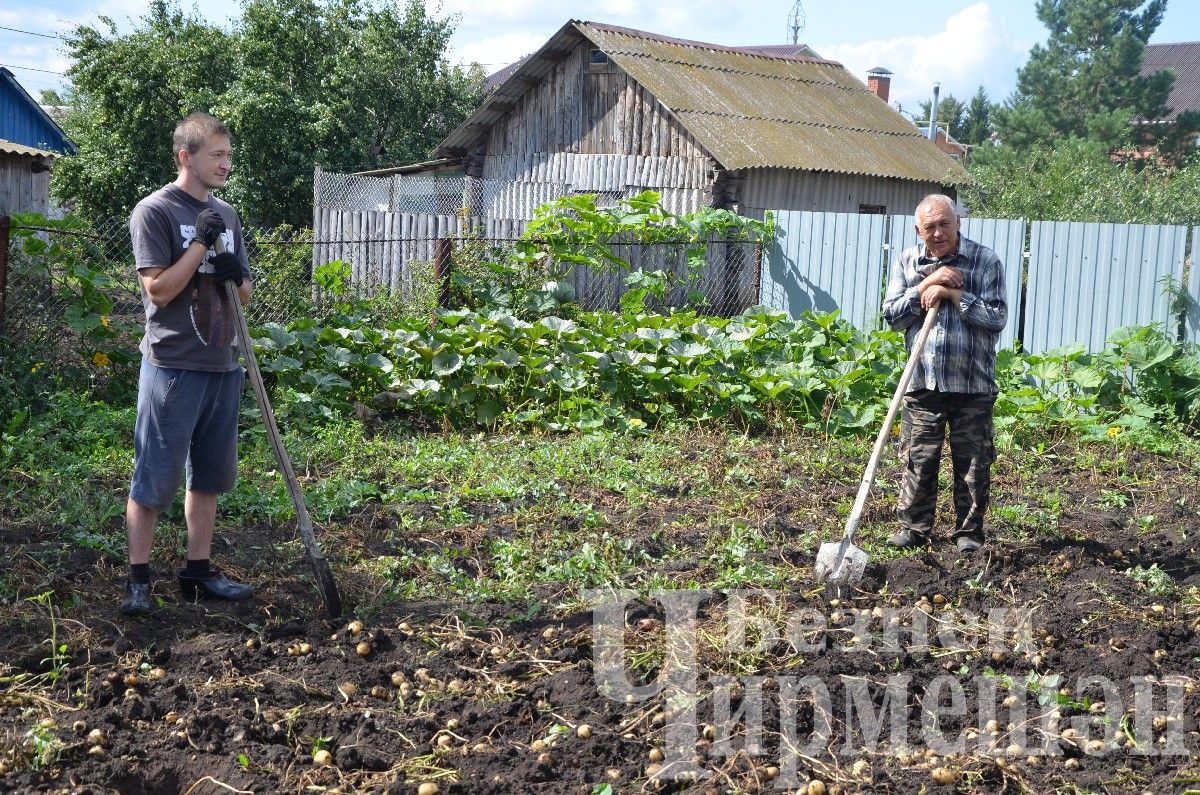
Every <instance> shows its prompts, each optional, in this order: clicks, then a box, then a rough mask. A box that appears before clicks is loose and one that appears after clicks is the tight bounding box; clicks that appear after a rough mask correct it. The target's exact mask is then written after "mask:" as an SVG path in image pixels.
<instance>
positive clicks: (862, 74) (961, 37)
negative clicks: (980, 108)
mask: <svg viewBox="0 0 1200 795" xmlns="http://www.w3.org/2000/svg"><path fill="white" fill-rule="evenodd" d="M814 48H815V49H816V50H817V52H819V53H820V54H821V55H822V56H823V57H825V58H829V59H832V60H835V61H840V62H841V63H842V64H843V65H844V66H845V67H846V68H847V69H848V70H849V71H850V72H851V73H852V74H853V75H854V76H855V77H857V78H859V79H860V80H863V81H865V80H866V72H867V70H868V69H871V68H872V67H876V66H882V67H884V68H886V69H890V70H891V71H892V72H893V75H892V88H891V101H892V103H893V104H895V102H897V101H899V102H900V103H901V105H902V106H903V107H904V109H905V110H910V111H913V112H915V111H916V110H917V107H918V105H917V103H918V102H919V101H921V100H927V99H930V98H931V97H932V94H933V84H934V83H940V84H941V95H942V96H943V97H945V96H946V95H948V94H953V95H954V96H955V97H956V98H958V99H960V100H962V101H964V102H965V101H967V100H969V99H970V98H971V96H972V95H973V94H974V93H975V91H976V89H977V88H978V87H979V86H980V85H982V86H983V87H984V88H985V89H987V91H988V94H989V95H990V96H991V99H992V101H1000V100H1002V99H1004V98H1005V97H1006V96H1007V94H1008V93H1009V91H1010V90H1011V87H1012V85H1013V82H1014V75H1015V73H1016V70H1017V68H1018V67H1019V66H1020V65H1021V63H1023V62H1024V60H1025V55H1026V47H1025V46H1024V45H1019V44H1016V43H1015V41H1014V37H1013V34H1012V32H1011V31H1010V30H1009V28H1008V26H1007V25H1006V24H1005V21H1004V19H1003V17H1001V16H998V15H997V14H996V12H995V11H994V10H993V9H992V7H991V6H990V5H989V4H988V3H976V4H974V5H971V6H968V7H967V8H964V9H963V10H962V11H960V12H958V13H957V14H954V15H953V16H951V17H950V18H949V19H947V20H946V23H945V26H944V27H943V29H942V30H940V31H937V32H935V33H931V34H930V35H928V36H902V37H897V38H894V39H883V40H877V41H868V42H863V43H861V44H830V45H823V44H814Z"/></svg>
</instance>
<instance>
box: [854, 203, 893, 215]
mask: <svg viewBox="0 0 1200 795" xmlns="http://www.w3.org/2000/svg"><path fill="white" fill-rule="evenodd" d="M858 212H859V214H860V215H887V205H884V204H860V205H858Z"/></svg>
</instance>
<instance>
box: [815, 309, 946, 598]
mask: <svg viewBox="0 0 1200 795" xmlns="http://www.w3.org/2000/svg"><path fill="white" fill-rule="evenodd" d="M941 306H942V305H941V303H940V302H939V303H937V304H934V305H933V306H932V307H931V308H930V309H929V310H928V311H927V312H926V313H925V322H924V323H923V324H922V325H921V331H920V332H919V333H918V334H917V339H916V341H915V342H914V343H913V348H912V353H910V354H909V355H908V364H906V365H905V366H904V372H903V373H902V374H901V376H900V383H899V384H897V385H896V394H895V395H893V396H892V405H890V406H888V413H887V418H886V419H884V421H883V427H882V428H880V429H879V436H878V437H876V439H875V449H874V450H872V451H871V459H870V460H869V461H868V462H867V471H866V472H864V473H863V479H862V483H860V484H859V486H858V497H857V498H856V499H855V500H854V508H853V509H851V511H850V518H849V519H847V520H846V532H845V534H844V535H843V536H842V540H841V543H838V542H837V541H826V542H825V543H824V544H822V545H821V548H820V549H818V550H817V563H816V565H815V566H814V567H813V578H814V579H815V580H816V581H817V582H828V583H834V584H838V585H854V584H856V583H858V581H859V580H861V579H862V576H863V571H864V570H865V569H866V568H867V552H866V550H864V549H860V548H859V547H856V546H854V532H855V531H856V530H858V523H859V520H860V519H862V513H863V508H864V507H865V506H866V503H867V495H868V494H870V493H871V484H872V482H873V481H874V480H875V468H876V467H877V466H878V465H879V458H880V456H881V455H883V446H884V444H885V443H886V442H887V438H888V434H889V433H890V432H891V430H892V423H893V422H895V420H896V411H897V410H898V409H899V408H900V399H901V398H902V397H904V392H905V390H907V389H908V383H909V382H910V381H912V374H913V370H915V369H916V367H917V360H918V359H920V358H921V351H923V350H924V349H925V341H926V340H928V339H929V332H930V331H931V330H933V323H934V321H935V320H936V319H937V313H938V310H939V309H941Z"/></svg>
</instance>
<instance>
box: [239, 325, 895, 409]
mask: <svg viewBox="0 0 1200 795" xmlns="http://www.w3.org/2000/svg"><path fill="white" fill-rule="evenodd" d="M255 344H256V347H257V348H259V349H260V350H261V353H260V361H261V362H262V364H263V369H264V371H266V372H270V373H273V374H274V378H275V380H276V384H277V388H278V389H280V390H282V393H283V394H284V395H285V396H286V400H285V402H286V404H287V405H289V406H290V407H291V408H292V409H300V410H304V411H307V412H316V413H317V414H322V415H326V416H331V415H333V414H337V413H340V412H345V411H348V410H349V409H350V408H351V407H352V406H353V404H355V403H357V402H363V403H371V402H373V403H374V404H376V405H379V406H381V407H382V408H383V409H384V410H392V409H394V410H397V411H400V412H402V413H405V414H420V415H424V416H426V417H432V418H434V419H437V420H440V421H446V422H449V423H451V424H453V425H456V426H460V427H471V426H481V427H495V426H496V425H497V424H498V423H515V424H517V425H526V426H533V427H545V428H549V429H554V430H563V429H567V428H582V429H587V428H600V427H615V428H632V429H638V428H645V427H654V426H657V425H659V424H660V423H662V422H664V421H666V422H674V421H702V420H707V419H715V418H720V417H726V418H731V419H734V420H736V421H738V422H741V423H748V424H759V423H762V422H763V421H765V420H766V412H767V411H781V412H783V413H784V414H787V415H789V416H792V417H794V418H795V419H796V420H797V421H799V422H802V423H804V424H805V425H807V426H808V427H813V428H822V429H826V430H835V429H837V428H862V427H864V426H867V425H869V424H870V423H871V421H872V420H873V419H874V418H875V417H876V415H877V414H878V408H879V407H878V405H877V404H878V402H879V400H881V399H883V397H882V396H883V395H884V392H886V391H887V383H888V382H889V381H890V379H891V378H892V376H893V372H892V371H893V369H894V363H895V361H896V360H897V357H898V354H897V352H896V350H897V346H898V345H899V337H898V335H895V334H894V333H891V332H879V333H877V334H875V335H872V336H870V337H866V336H864V335H862V334H860V333H859V332H858V331H856V330H854V329H853V328H852V327H851V326H850V325H849V324H847V323H845V322H844V321H841V320H839V319H838V318H837V317H836V316H835V315H822V316H815V315H806V316H805V318H804V319H803V320H800V321H790V320H786V319H784V316H783V314H782V313H779V312H776V311H773V310H768V309H764V308H758V309H755V310H753V311H751V312H748V313H747V314H745V315H742V316H740V317H737V318H733V319H725V318H702V317H699V316H697V315H695V314H694V313H691V312H681V313H678V314H674V315H669V316H662V315H613V314H611V313H607V312H595V313H592V312H581V313H579V314H578V315H577V316H576V318H575V319H574V320H569V319H564V318H559V317H554V316H550V317H543V318H540V319H538V320H537V321H536V322H532V323H530V322H526V321H524V320H521V319H519V318H517V317H515V316H513V315H512V314H509V313H506V312H501V311H493V312H489V313H486V314H484V313H477V312H471V311H466V310H464V311H458V312H443V313H441V314H440V315H439V317H438V323H437V324H436V325H435V326H434V327H433V328H427V327H425V325H424V324H423V323H420V322H413V321H409V322H393V323H389V324H387V325H386V326H384V327H382V328H379V327H362V326H360V327H355V328H345V327H343V328H332V327H321V326H317V325H316V324H315V323H312V322H311V321H304V322H301V323H297V324H295V325H293V326H292V327H291V328H284V327H282V326H278V325H268V326H266V327H264V329H263V330H262V333H261V334H260V335H259V336H258V337H257V338H256V339H255ZM377 396H378V397H377Z"/></svg>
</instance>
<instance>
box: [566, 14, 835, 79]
mask: <svg viewBox="0 0 1200 795" xmlns="http://www.w3.org/2000/svg"><path fill="white" fill-rule="evenodd" d="M572 22H573V23H574V24H575V25H577V26H578V25H586V26H588V27H591V28H595V29H596V30H601V31H605V32H606V33H616V34H618V35H623V36H629V37H630V38H635V39H649V40H650V41H660V42H663V43H666V44H678V45H680V46H683V47H695V48H697V49H702V50H716V51H719V52H735V53H738V54H740V55H745V56H746V57H747V58H764V59H766V60H768V61H798V62H801V63H818V64H825V65H829V66H841V67H842V68H843V69H844V68H845V66H843V64H841V63H840V62H838V61H830V60H828V59H826V58H809V57H808V56H805V55H767V54H765V53H760V52H751V51H747V49H745V48H746V47H750V46H758V47H762V46H765V45H761V44H760V45H743V46H742V47H737V46H733V45H729V44H713V43H712V42H707V41H695V40H693V39H679V38H675V37H674V36H663V35H662V34H659V33H651V32H649V31H646V30H638V29H636V28H626V27H622V26H620V25H610V24H608V23H605V22H590V21H587V20H582V21H581V20H572ZM774 46H787V45H774Z"/></svg>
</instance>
